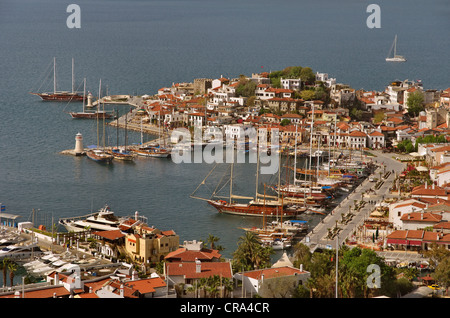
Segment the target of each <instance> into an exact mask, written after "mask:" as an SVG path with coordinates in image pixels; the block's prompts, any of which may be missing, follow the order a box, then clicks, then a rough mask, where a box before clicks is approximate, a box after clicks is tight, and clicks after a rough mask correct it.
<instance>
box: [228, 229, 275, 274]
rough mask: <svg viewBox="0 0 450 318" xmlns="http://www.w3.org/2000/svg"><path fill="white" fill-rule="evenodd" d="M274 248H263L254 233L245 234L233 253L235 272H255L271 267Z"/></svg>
mask: <svg viewBox="0 0 450 318" xmlns="http://www.w3.org/2000/svg"><path fill="white" fill-rule="evenodd" d="M273 253H274V251H273V248H272V247H266V246H262V245H261V242H260V241H259V239H258V237H257V236H256V234H255V233H253V232H249V231H247V232H245V235H244V236H241V237H240V238H239V240H238V248H237V250H236V251H234V252H233V260H232V264H233V269H234V270H235V271H241V270H244V271H246V270H254V269H259V268H266V267H270V266H271V262H270V256H271V255H272V254H273Z"/></svg>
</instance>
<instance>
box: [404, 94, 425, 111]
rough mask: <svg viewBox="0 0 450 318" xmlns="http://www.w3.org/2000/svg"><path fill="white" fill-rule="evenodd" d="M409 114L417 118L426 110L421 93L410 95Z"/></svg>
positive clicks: (408, 100) (408, 101)
mask: <svg viewBox="0 0 450 318" xmlns="http://www.w3.org/2000/svg"><path fill="white" fill-rule="evenodd" d="M407 103H408V114H409V115H411V116H414V117H416V116H417V115H419V113H420V112H421V111H423V110H424V109H425V108H424V97H423V93H422V92H421V91H415V92H412V93H411V94H409V96H408V99H407Z"/></svg>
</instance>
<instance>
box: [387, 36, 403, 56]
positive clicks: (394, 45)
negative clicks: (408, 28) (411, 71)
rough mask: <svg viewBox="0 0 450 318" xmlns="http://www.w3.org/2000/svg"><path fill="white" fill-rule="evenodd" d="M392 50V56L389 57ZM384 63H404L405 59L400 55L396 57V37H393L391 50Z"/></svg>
mask: <svg viewBox="0 0 450 318" xmlns="http://www.w3.org/2000/svg"><path fill="white" fill-rule="evenodd" d="M392 49H394V55H393V56H392V57H389V56H390V55H391V52H392ZM386 62H406V58H405V57H404V56H401V55H397V35H395V39H394V43H393V44H392V47H391V50H390V51H389V55H388V57H387V58H386Z"/></svg>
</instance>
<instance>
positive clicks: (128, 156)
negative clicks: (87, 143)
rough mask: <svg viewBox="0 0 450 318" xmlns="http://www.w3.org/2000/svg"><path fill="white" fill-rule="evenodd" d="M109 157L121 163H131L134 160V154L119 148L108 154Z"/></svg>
mask: <svg viewBox="0 0 450 318" xmlns="http://www.w3.org/2000/svg"><path fill="white" fill-rule="evenodd" d="M110 154H111V155H113V157H114V159H115V160H122V161H133V160H134V158H135V154H134V153H132V152H130V151H128V150H125V149H120V148H114V149H113V150H111V152H110Z"/></svg>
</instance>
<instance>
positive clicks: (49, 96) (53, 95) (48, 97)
mask: <svg viewBox="0 0 450 318" xmlns="http://www.w3.org/2000/svg"><path fill="white" fill-rule="evenodd" d="M30 94H32V95H37V96H39V97H40V98H41V99H42V100H43V101H55V102H66V101H81V100H84V98H85V97H84V96H82V95H80V94H78V92H75V89H74V61H73V59H72V92H65V91H57V90H56V58H55V57H54V58H53V92H43V93H30Z"/></svg>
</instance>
